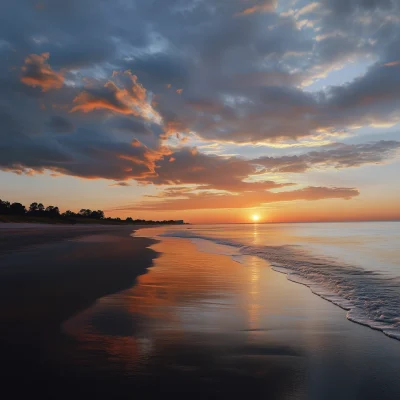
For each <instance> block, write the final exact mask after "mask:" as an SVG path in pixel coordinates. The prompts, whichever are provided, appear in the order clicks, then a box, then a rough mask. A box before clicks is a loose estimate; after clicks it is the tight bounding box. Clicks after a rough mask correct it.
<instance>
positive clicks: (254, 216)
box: [251, 214, 260, 222]
mask: <svg viewBox="0 0 400 400" xmlns="http://www.w3.org/2000/svg"><path fill="white" fill-rule="evenodd" d="M251 219H252V220H253V222H258V221H259V220H260V216H259V215H258V214H253V215H252V216H251Z"/></svg>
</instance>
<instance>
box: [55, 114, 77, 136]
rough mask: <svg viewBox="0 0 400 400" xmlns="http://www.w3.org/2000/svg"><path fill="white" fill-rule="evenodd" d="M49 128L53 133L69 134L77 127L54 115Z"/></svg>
mask: <svg viewBox="0 0 400 400" xmlns="http://www.w3.org/2000/svg"><path fill="white" fill-rule="evenodd" d="M49 128H50V130H51V131H54V132H58V133H69V132H73V131H74V129H75V127H74V125H73V124H72V123H71V122H70V121H69V120H68V119H67V118H64V117H61V116H59V115H53V116H51V118H50V121H49Z"/></svg>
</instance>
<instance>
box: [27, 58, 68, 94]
mask: <svg viewBox="0 0 400 400" xmlns="http://www.w3.org/2000/svg"><path fill="white" fill-rule="evenodd" d="M49 57H50V54H49V53H43V54H31V55H29V56H28V57H26V59H25V65H23V66H22V67H21V71H22V77H21V82H22V83H24V84H25V85H28V86H33V87H37V86H39V87H41V88H42V91H43V92H46V91H47V90H50V89H60V88H61V87H62V86H63V84H64V76H63V74H62V73H60V72H55V71H53V70H52V69H51V67H50V65H49V64H48V63H47V60H48V59H49Z"/></svg>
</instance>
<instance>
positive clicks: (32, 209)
mask: <svg viewBox="0 0 400 400" xmlns="http://www.w3.org/2000/svg"><path fill="white" fill-rule="evenodd" d="M38 210H39V209H38V203H36V202H34V203H31V205H30V206H29V212H30V213H36V212H37V211H38Z"/></svg>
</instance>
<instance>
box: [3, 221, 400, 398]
mask: <svg viewBox="0 0 400 400" xmlns="http://www.w3.org/2000/svg"><path fill="white" fill-rule="evenodd" d="M143 232H145V231H143ZM139 233H141V232H140V231H139ZM128 234H129V232H127V231H124V229H123V228H120V227H117V228H115V229H110V228H108V230H107V231H101V232H97V233H96V234H89V232H85V233H83V234H82V232H78V233H77V237H75V238H69V239H68V240H65V239H63V240H62V241H53V242H52V243H50V244H41V245H38V244H36V245H35V246H31V247H23V248H21V249H19V251H17V252H11V253H7V254H3V255H2V256H0V260H1V287H0V294H1V320H2V333H1V343H2V355H3V360H4V361H3V373H2V378H3V379H4V382H5V383H8V384H10V385H11V387H12V388H13V389H14V391H16V392H18V393H20V394H24V395H30V396H31V395H32V394H39V395H40V396H41V398H68V399H70V398H71V397H75V398H94V397H95V398H104V399H109V398H132V397H133V398H135V397H140V398H157V399H159V398H164V397H168V398H185V399H186V398H191V399H193V398H196V399H197V398H199V399H200V398H219V399H221V398H230V399H236V398H240V399H242V398H243V397H250V396H251V397H257V398H267V399H278V400H279V399H307V400H308V399H312V400H314V399H315V400H319V399H332V400H333V399H345V400H347V399H348V400H357V399H394V398H399V396H400V381H399V380H398V371H397V367H398V362H399V360H400V343H399V342H398V341H395V340H393V339H390V338H388V337H386V336H384V335H383V334H382V333H380V332H377V331H373V330H371V329H369V328H366V327H363V326H360V325H357V324H354V323H351V322H350V321H348V320H346V318H345V312H344V311H343V310H341V309H340V308H338V307H336V306H334V305H333V304H331V303H329V302H327V301H325V300H322V299H321V298H319V297H317V296H316V295H313V294H312V293H311V292H310V290H309V289H308V288H307V287H305V286H302V285H299V284H296V283H293V282H290V281H288V280H287V279H286V277H285V275H283V274H279V273H277V272H275V271H273V270H272V269H271V267H270V266H269V265H268V263H266V262H265V261H263V260H261V259H258V258H257V257H246V259H245V262H244V263H243V264H241V263H238V262H235V261H233V260H232V259H231V258H230V257H229V256H225V255H220V254H210V253H206V252H200V251H199V250H198V249H197V248H196V246H195V245H194V244H193V243H191V242H190V241H189V240H185V239H174V238H163V239H162V242H160V243H156V244H154V242H152V241H149V239H147V238H131V237H129V236H127V235H128ZM151 243H153V244H152V246H151V249H148V248H146V246H148V245H150V244H151ZM155 251H156V252H158V253H159V257H158V258H155V256H156V253H155ZM150 265H152V266H151V267H150V268H149V269H146V267H149V266H150ZM5 266H6V267H5ZM4 327H5V328H4ZM3 328H4V329H3ZM4 356H5V358H4Z"/></svg>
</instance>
